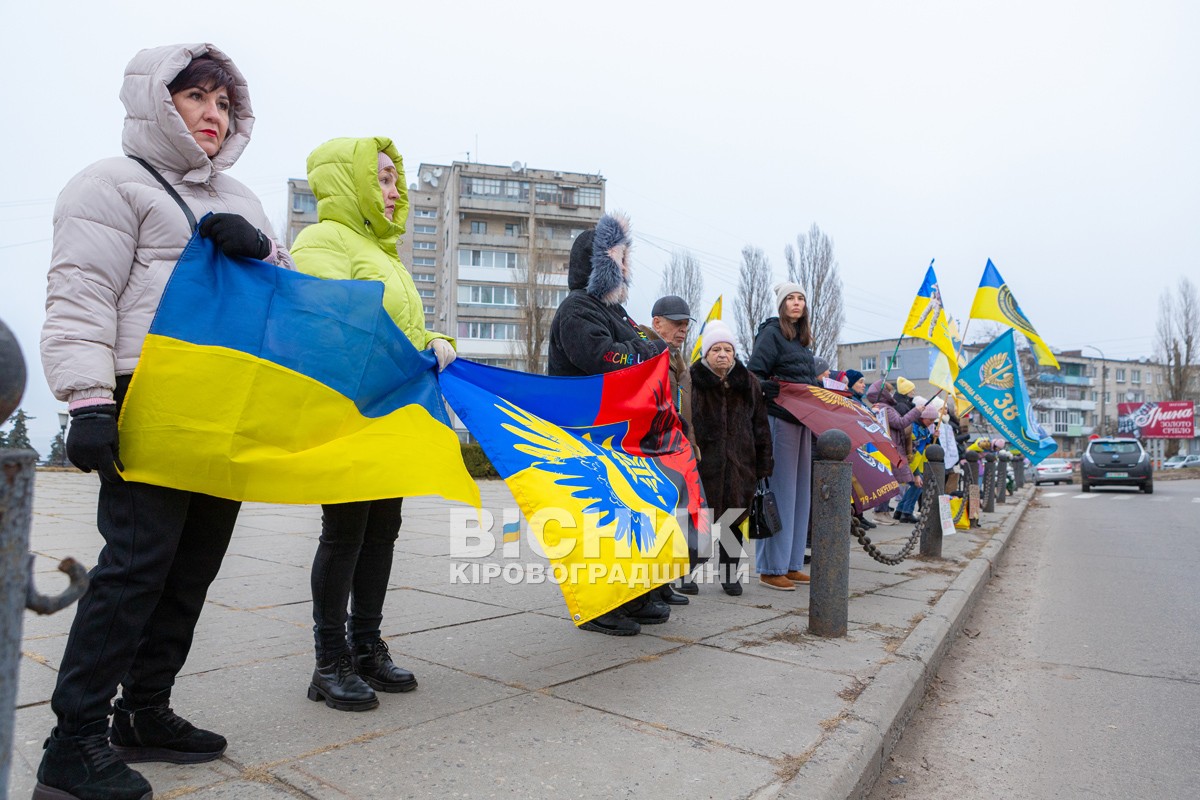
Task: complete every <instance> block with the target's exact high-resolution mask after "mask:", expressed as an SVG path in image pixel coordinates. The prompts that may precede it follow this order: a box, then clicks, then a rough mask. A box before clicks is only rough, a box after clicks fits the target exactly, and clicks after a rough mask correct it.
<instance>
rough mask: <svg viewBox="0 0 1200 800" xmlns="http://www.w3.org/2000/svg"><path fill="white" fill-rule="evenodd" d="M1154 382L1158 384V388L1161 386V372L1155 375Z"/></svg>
mask: <svg viewBox="0 0 1200 800" xmlns="http://www.w3.org/2000/svg"><path fill="white" fill-rule="evenodd" d="M1154 382H1155V383H1157V384H1159V385H1160V386H1161V385H1162V373H1161V372H1158V373H1155V375H1154Z"/></svg>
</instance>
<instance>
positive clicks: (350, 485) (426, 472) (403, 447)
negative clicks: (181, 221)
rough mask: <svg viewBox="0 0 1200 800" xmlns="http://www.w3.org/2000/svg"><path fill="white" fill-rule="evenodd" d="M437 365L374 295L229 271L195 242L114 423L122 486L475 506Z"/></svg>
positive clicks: (232, 263)
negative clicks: (433, 497)
mask: <svg viewBox="0 0 1200 800" xmlns="http://www.w3.org/2000/svg"><path fill="white" fill-rule="evenodd" d="M434 365H435V362H434V357H433V355H432V354H431V353H429V352H418V351H417V350H416V348H414V347H413V346H412V343H411V342H409V340H408V338H407V337H405V336H404V334H403V333H402V332H401V331H400V329H399V328H397V327H396V325H395V323H394V322H392V320H391V318H390V317H388V315H387V313H386V312H385V311H384V309H383V284H381V283H378V282H375V281H333V280H322V279H320V278H312V277H309V276H307V275H301V274H299V273H295V272H290V271H288V270H284V269H279V268H278V267H273V266H271V265H269V264H265V263H263V262H261V261H254V260H251V259H231V258H229V257H227V256H225V255H223V254H222V253H220V252H219V251H218V250H217V249H216V247H215V246H214V245H213V243H212V241H211V240H209V239H204V238H200V237H193V239H192V241H191V242H190V243H189V244H188V246H187V248H186V249H185V250H184V252H183V255H182V256H181V257H180V259H179V263H178V264H176V265H175V270H174V272H173V274H172V276H171V280H170V283H169V284H168V285H167V289H166V292H165V293H164V294H163V297H162V302H161V303H160V304H159V308H158V313H157V315H156V316H155V318H154V323H153V324H152V325H151V326H150V333H149V334H148V335H147V336H146V340H145V343H144V344H143V346H142V355H141V358H140V360H139V361H138V366H137V370H136V372H134V375H133V382H132V383H131V385H130V389H129V395H128V397H127V398H126V402H125V404H124V407H123V408H122V411H121V421H120V432H121V457H122V459H123V461H124V463H125V467H126V469H125V472H124V476H125V478H126V480H132V481H140V482H143V483H152V484H157V485H160V486H169V487H172V488H175V489H184V490H188V491H196V492H203V493H204V494H210V495H215V496H217V497H227V498H230V499H233V500H253V501H260V502H268V503H344V502H352V501H358V500H373V499H380V498H386V497H404V496H410V495H423V494H438V495H441V496H442V497H445V498H447V499H451V500H461V501H463V502H466V503H470V504H472V505H474V506H476V507H478V506H479V488H478V486H476V484H475V481H474V480H473V479H472V478H471V476H470V475H469V474H468V473H467V470H466V467H465V465H464V464H463V461H462V450H461V447H460V445H459V441H458V437H457V436H456V435H455V433H454V431H453V430H452V429H451V427H450V422H449V419H448V416H447V414H446V409H445V406H444V404H443V401H442V398H441V395H440V393H439V391H438V385H437V377H436V371H435V366H434Z"/></svg>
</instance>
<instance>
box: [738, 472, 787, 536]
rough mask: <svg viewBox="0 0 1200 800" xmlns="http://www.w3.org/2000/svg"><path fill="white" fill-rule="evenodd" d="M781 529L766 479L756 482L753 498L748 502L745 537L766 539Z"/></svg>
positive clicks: (773, 497) (775, 505) (777, 510)
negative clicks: (748, 509)
mask: <svg viewBox="0 0 1200 800" xmlns="http://www.w3.org/2000/svg"><path fill="white" fill-rule="evenodd" d="M782 528H783V520H782V519H781V518H780V516H779V506H778V505H777V504H776V502H775V493H774V492H772V491H771V486H770V484H769V483H768V482H767V479H766V478H763V479H762V480H760V481H759V482H758V487H757V488H756V489H755V490H754V497H753V498H751V500H750V511H749V517H748V519H747V521H746V536H747V538H750V539H767V538H769V537H771V536H774V535H775V534H777V533H779V531H780V530H781V529H782Z"/></svg>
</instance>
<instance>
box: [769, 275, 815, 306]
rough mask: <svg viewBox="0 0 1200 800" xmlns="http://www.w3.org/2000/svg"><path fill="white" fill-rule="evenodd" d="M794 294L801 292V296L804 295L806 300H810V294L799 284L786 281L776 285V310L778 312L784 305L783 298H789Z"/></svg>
mask: <svg viewBox="0 0 1200 800" xmlns="http://www.w3.org/2000/svg"><path fill="white" fill-rule="evenodd" d="M793 292H799V293H800V294H802V295H804V299H805V300H807V299H808V292H806V291H804V287H803V286H801V285H800V284H798V283H792V282H791V281H784V282H782V283H777V284H775V309H776V310H778V309H779V307H780V306H782V305H783V298H785V297H787V296H788V295H789V294H792V293H793Z"/></svg>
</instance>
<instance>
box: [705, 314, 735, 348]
mask: <svg viewBox="0 0 1200 800" xmlns="http://www.w3.org/2000/svg"><path fill="white" fill-rule="evenodd" d="M717 342H725V343H726V344H728V345H729V346H730V347H732V348H733V351H734V354H735V355H736V354H737V343H736V342H734V341H733V331H732V330H730V328H729V326H728V325H726V324H725V323H724V322H722V321H721V320H719V319H714V320H713V321H712V322H710V323H708V324H707V325H705V326H704V333H703V334H701V336H700V353H701V355H705V356H707V355H708V349H709V348H710V347H712V346H713V345H714V344H716V343H717Z"/></svg>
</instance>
